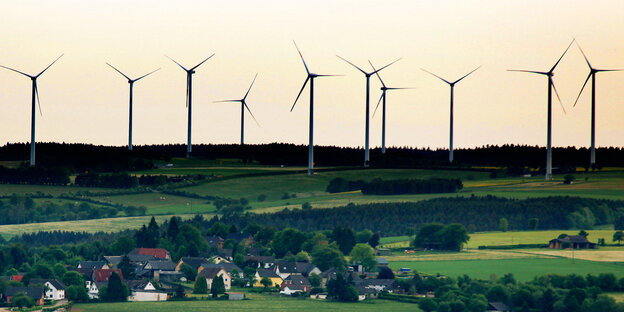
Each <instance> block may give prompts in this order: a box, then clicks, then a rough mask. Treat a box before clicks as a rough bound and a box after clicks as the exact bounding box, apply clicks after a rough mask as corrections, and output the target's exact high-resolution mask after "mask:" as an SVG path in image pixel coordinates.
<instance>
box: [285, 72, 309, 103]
mask: <svg viewBox="0 0 624 312" xmlns="http://www.w3.org/2000/svg"><path fill="white" fill-rule="evenodd" d="M308 80H310V76H308V77H307V78H306V80H305V81H304V82H303V86H302V87H301V90H299V94H297V98H296V99H295V102H294V103H293V105H292V107H291V108H290V111H291V112H292V111H293V109H294V108H295V105H296V104H297V100H299V97H300V96H301V93H302V92H303V89H304V88H305V86H306V84H308Z"/></svg>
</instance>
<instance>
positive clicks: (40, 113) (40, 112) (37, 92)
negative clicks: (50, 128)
mask: <svg viewBox="0 0 624 312" xmlns="http://www.w3.org/2000/svg"><path fill="white" fill-rule="evenodd" d="M35 95H37V104H38V105H39V115H40V116H43V112H42V111H41V101H40V100H39V87H38V86H37V80H35Z"/></svg>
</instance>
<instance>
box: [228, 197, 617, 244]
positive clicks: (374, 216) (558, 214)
mask: <svg viewBox="0 0 624 312" xmlns="http://www.w3.org/2000/svg"><path fill="white" fill-rule="evenodd" d="M623 215H624V201H615V200H606V199H592V198H579V197H569V196H553V197H546V198H527V199H510V198H502V197H496V196H490V195H488V196H483V197H481V196H470V197H460V196H457V197H448V198H436V199H429V200H424V201H419V202H398V203H397V202H395V203H372V204H359V205H355V204H348V205H346V206H343V207H337V208H330V209H294V210H290V209H284V210H282V211H279V212H274V213H262V214H256V213H253V214H252V213H244V214H233V215H229V216H224V217H223V218H222V222H225V223H229V224H236V225H237V226H239V227H245V226H246V225H247V224H249V223H257V224H262V225H270V226H275V227H277V228H284V227H292V228H296V229H299V230H302V231H318V230H328V229H332V228H334V227H336V226H339V225H344V226H349V227H351V228H353V229H356V230H364V229H369V230H372V231H374V232H380V233H382V234H383V235H385V236H390V235H405V234H408V233H414V231H415V230H414V228H415V227H416V228H417V227H419V226H420V225H421V224H424V223H443V224H450V223H461V224H464V225H465V226H466V228H467V229H468V230H469V231H471V232H473V231H495V230H498V229H499V227H500V219H501V218H505V219H506V220H507V222H508V228H509V229H510V230H527V229H540V230H548V229H574V228H577V229H591V228H592V227H593V226H594V225H602V224H613V223H614V222H617V221H618V220H620V219H621V216H623Z"/></svg>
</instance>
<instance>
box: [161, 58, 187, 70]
mask: <svg viewBox="0 0 624 312" xmlns="http://www.w3.org/2000/svg"><path fill="white" fill-rule="evenodd" d="M165 57H166V58H168V59H170V60H171V61H173V62H174V63H176V64H178V66H180V68H182V69H184V71H189V70H188V69H186V67H184V66H182V65H180V63H178V62H176V61H175V60H174V59H172V58H170V57H169V56H167V55H165Z"/></svg>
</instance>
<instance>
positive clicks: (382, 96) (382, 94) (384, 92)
mask: <svg viewBox="0 0 624 312" xmlns="http://www.w3.org/2000/svg"><path fill="white" fill-rule="evenodd" d="M384 96H386V91H382V92H381V97H380V98H379V101H377V106H375V111H373V117H371V118H374V117H375V113H377V109H378V108H379V103H381V99H383V98H384Z"/></svg>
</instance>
